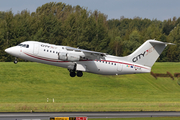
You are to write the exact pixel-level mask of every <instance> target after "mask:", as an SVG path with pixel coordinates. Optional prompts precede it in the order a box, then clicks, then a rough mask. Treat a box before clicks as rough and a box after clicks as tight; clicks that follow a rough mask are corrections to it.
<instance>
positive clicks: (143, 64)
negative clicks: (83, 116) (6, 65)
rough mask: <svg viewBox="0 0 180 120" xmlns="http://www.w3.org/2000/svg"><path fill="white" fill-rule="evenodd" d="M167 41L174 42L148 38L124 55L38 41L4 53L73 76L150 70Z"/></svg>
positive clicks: (9, 49) (20, 45)
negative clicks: (66, 70)
mask: <svg viewBox="0 0 180 120" xmlns="http://www.w3.org/2000/svg"><path fill="white" fill-rule="evenodd" d="M167 44H172V43H166V42H161V41H156V40H147V41H146V42H145V43H144V44H142V45H141V46H140V47H139V48H138V49H137V50H135V51H134V52H133V53H132V54H130V55H128V56H125V57H117V56H112V55H108V54H106V53H101V52H95V51H89V50H83V49H79V48H73V47H69V46H60V45H53V44H48V43H42V42H37V41H26V42H22V43H20V44H19V45H17V46H14V47H10V48H7V49H6V50H5V52H7V53H8V54H10V55H12V56H14V57H15V61H14V63H15V64H16V63H17V62H18V61H17V58H22V59H24V60H29V61H34V62H39V63H44V64H49V65H54V66H59V67H63V68H67V69H68V70H69V72H70V76H71V77H75V76H76V75H77V76H78V77H82V76H83V72H90V73H95V74H104V75H121V74H136V73H148V72H150V71H151V67H152V66H153V64H154V63H155V61H156V60H157V58H158V57H159V55H160V54H161V53H162V51H163V50H164V48H165V47H166V46H167Z"/></svg>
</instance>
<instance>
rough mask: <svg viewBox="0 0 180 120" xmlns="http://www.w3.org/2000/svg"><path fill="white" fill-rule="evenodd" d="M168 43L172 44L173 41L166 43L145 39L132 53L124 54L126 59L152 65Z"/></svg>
mask: <svg viewBox="0 0 180 120" xmlns="http://www.w3.org/2000/svg"><path fill="white" fill-rule="evenodd" d="M168 44H170V45H174V44H173V43H166V42H161V41H157V40H147V41H146V42H145V43H143V44H142V45H141V46H140V47H139V48H138V49H136V50H135V51H134V52H133V53H132V54H130V55H129V56H126V59H127V60H128V61H129V62H133V63H135V64H140V65H144V66H148V67H152V66H153V64H154V63H155V62H156V60H157V59H158V57H159V56H160V54H161V53H162V51H163V50H164V48H165V47H166V46H167V45H168Z"/></svg>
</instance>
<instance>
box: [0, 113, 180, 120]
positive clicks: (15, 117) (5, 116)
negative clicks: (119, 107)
mask: <svg viewBox="0 0 180 120" xmlns="http://www.w3.org/2000/svg"><path fill="white" fill-rule="evenodd" d="M80 116H83V117H88V118H135V117H167V116H168V117H175V116H179V117H180V112H65V113H62V112H60V113H0V120H49V118H50V117H80Z"/></svg>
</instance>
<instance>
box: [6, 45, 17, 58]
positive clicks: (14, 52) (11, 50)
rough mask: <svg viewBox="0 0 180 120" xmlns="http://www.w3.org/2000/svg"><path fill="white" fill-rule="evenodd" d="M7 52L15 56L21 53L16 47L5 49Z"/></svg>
mask: <svg viewBox="0 0 180 120" xmlns="http://www.w3.org/2000/svg"><path fill="white" fill-rule="evenodd" d="M5 52H6V53H8V54H10V55H13V56H17V54H19V52H18V49H17V48H16V47H10V48H7V49H5Z"/></svg>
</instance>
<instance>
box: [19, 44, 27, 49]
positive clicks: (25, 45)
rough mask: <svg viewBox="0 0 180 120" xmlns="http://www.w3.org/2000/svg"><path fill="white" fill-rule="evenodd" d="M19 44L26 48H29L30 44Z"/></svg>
mask: <svg viewBox="0 0 180 120" xmlns="http://www.w3.org/2000/svg"><path fill="white" fill-rule="evenodd" d="M17 46H22V47H25V48H29V45H28V44H19V45H17Z"/></svg>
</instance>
